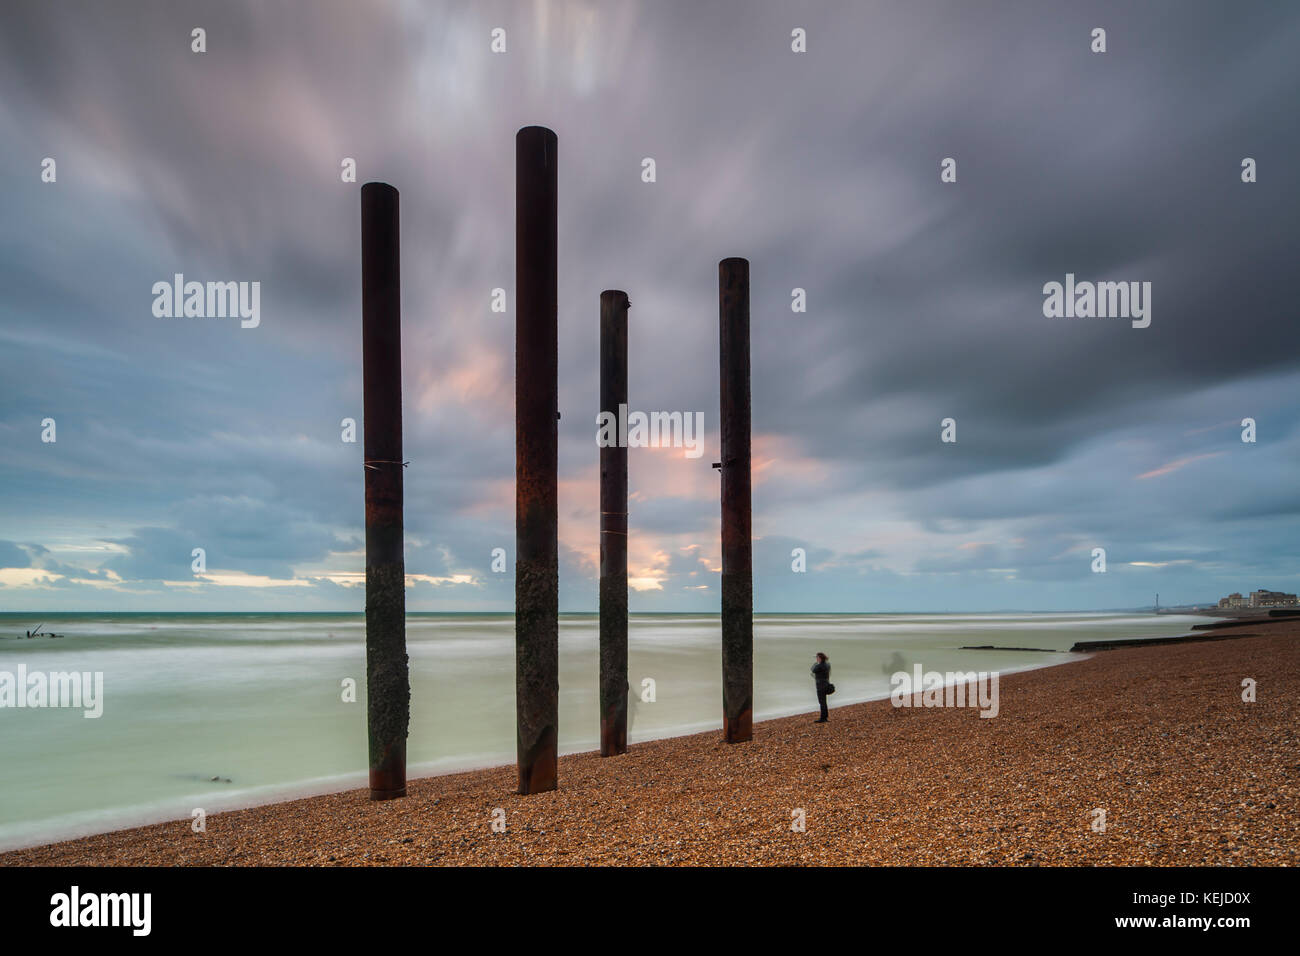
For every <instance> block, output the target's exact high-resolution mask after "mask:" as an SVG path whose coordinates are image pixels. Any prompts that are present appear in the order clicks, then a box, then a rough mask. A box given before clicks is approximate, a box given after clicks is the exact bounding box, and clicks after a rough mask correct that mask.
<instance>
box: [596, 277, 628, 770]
mask: <svg viewBox="0 0 1300 956" xmlns="http://www.w3.org/2000/svg"><path fill="white" fill-rule="evenodd" d="M627 308H628V301H627V293H626V292H619V291H617V290H607V291H605V292H602V293H601V294H600V410H601V411H602V412H609V413H612V414H613V415H615V416H616V417H618V418H620V419H621V416H620V415H619V412H620V407H621V406H625V405H627ZM616 432H617V427H616ZM627 693H628V684H627V445H626V444H624V443H623V442H622V441H621V440H619V441H616V442H615V443H614V444H613V445H608V446H604V447H602V448H601V449H600V755H601V756H602V757H609V756H612V755H614V754H623V753H627Z"/></svg>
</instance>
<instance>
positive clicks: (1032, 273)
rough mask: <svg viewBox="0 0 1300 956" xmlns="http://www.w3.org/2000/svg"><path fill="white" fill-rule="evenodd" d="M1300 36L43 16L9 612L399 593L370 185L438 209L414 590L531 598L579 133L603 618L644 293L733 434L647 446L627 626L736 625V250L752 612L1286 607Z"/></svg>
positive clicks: (476, 604) (415, 264)
mask: <svg viewBox="0 0 1300 956" xmlns="http://www.w3.org/2000/svg"><path fill="white" fill-rule="evenodd" d="M977 8H978V9H977ZM195 27H202V28H204V29H205V30H206V45H207V49H206V52H204V53H196V52H193V51H192V49H191V43H192V39H191V31H192V30H193V29H194V28H195ZM497 27H500V28H503V29H504V30H505V38H506V52H504V53H494V52H493V51H492V49H491V43H492V36H491V34H492V31H493V29H494V28H497ZM1097 27H1101V28H1104V29H1105V30H1106V52H1104V53H1094V52H1092V49H1091V46H1092V45H1093V38H1092V31H1093V29H1094V28H1097ZM795 28H803V29H804V30H806V33H807V52H803V53H796V52H793V51H792V50H791V31H792V30H793V29H795ZM1297 49H1300V7H1297V6H1295V5H1293V4H1287V3H1267V4H1266V3H1240V2H1234V3H1228V2H1217V3H1191V2H1163V3H1159V2H1152V3H1143V4H1137V5H1134V4H1068V5H1067V4H1043V3H1029V2H1026V3H996V4H995V3H982V4H969V3H958V2H951V3H936V2H901V0H900V2H894V3H867V2H855V3H844V4H834V3H811V4H792V3H777V2H769V3H740V2H736V0H731V2H719V3H709V4H699V3H688V2H679V3H665V2H654V3H651V2H645V3H635V2H600V3H596V2H576V0H574V2H551V3H535V4H534V3H475V4H472V5H471V4H469V3H455V4H438V3H425V2H419V3H417V2H414V0H412V2H397V3H374V4H358V3H343V2H339V3H322V2H311V3H308V2H306V0H301V2H284V3H280V2H266V0H257V2H251V0H250V2H245V3H240V2H226V3H221V4H216V3H207V4H186V3H173V2H168V3H162V2H158V3H148V4H145V3H128V2H113V3H104V2H94V3H84V4H78V3H68V2H59V3H48V2H33V3H27V2H15V0H6V2H5V3H4V5H3V8H2V9H0V144H2V145H0V196H2V199H0V208H2V209H3V213H2V220H0V221H2V222H3V226H2V227H0V379H2V380H3V385H2V386H0V449H3V451H2V452H0V610H65V609H66V610H75V609H107V610H153V609H157V610H241V609H249V610H313V609H329V610H357V611H359V610H361V609H362V608H363V606H364V593H363V588H362V587H360V586H359V585H360V584H361V583H362V581H363V576H364V574H363V572H364V553H363V547H362V541H363V508H362V480H363V479H362V468H361V444H360V443H359V442H358V443H357V444H347V443H345V442H343V441H342V440H341V427H340V422H341V420H342V419H344V418H348V417H352V418H355V419H356V420H357V421H358V422H360V421H361V418H362V407H361V354H360V345H361V325H360V316H361V307H360V292H361V266H360V196H359V191H360V184H361V183H362V182H365V181H369V180H383V181H386V182H390V183H392V184H393V185H395V186H396V187H397V188H398V189H399V190H400V191H401V204H402V209H401V218H402V279H403V294H402V298H403V336H404V346H405V354H404V369H403V378H404V407H405V442H406V457H407V458H408V459H409V460H410V462H411V464H410V467H409V468H408V469H407V473H406V528H407V540H406V567H407V571H408V574H410V575H411V581H410V587H409V589H408V607H409V608H410V609H411V610H457V609H464V610H491V609H499V610H509V609H510V607H511V606H512V601H513V580H512V577H511V573H510V572H512V571H513V549H514V528H513V519H514V504H513V490H514V435H513V428H514V420H513V399H514V386H513V371H514V359H513V347H514V300H513V294H514V210H513V203H514V170H513V164H514V134H515V132H516V130H517V129H518V128H519V127H521V126H526V125H544V126H549V127H551V128H552V129H554V130H555V131H556V133H557V135H558V137H559V190H560V198H559V240H560V252H559V329H560V407H561V411H562V414H563V419H562V421H561V423H560V476H559V477H560V550H561V564H562V567H561V582H560V587H561V600H562V606H563V607H564V608H565V609H571V610H589V609H594V608H595V594H596V574H597V567H598V564H597V559H598V537H597V532H598V520H599V515H598V512H599V503H598V500H597V482H598V469H597V446H596V441H595V435H596V427H595V422H596V413H597V412H598V411H599V408H598V398H599V394H598V369H597V349H598V299H599V293H600V291H601V290H602V289H606V288H620V289H625V290H626V291H627V292H628V294H629V297H630V299H631V302H632V307H631V311H630V313H629V319H630V323H629V324H630V332H629V337H630V348H629V351H630V393H631V394H630V403H631V406H632V407H633V408H634V409H641V410H645V411H652V410H666V411H674V410H675V411H685V412H694V411H702V412H703V413H704V416H705V425H706V437H705V452H704V454H703V455H702V456H701V457H698V458H688V457H686V456H685V455H684V454H683V450H682V449H680V448H676V449H674V448H655V449H632V450H631V451H630V473H631V477H630V487H631V498H632V503H631V507H630V524H631V537H630V575H631V579H632V586H633V589H634V590H633V594H632V599H631V607H632V610H634V611H636V610H714V609H716V608H717V605H718V573H717V572H718V568H719V563H720V558H719V550H720V548H719V540H718V510H719V509H718V477H717V472H715V471H714V470H713V469H712V468H711V467H710V463H711V462H712V461H714V460H716V457H717V451H718V449H717V410H718V355H717V348H718V327H717V323H718V319H717V262H718V260H719V259H721V258H724V257H727V256H745V257H747V258H748V259H749V260H750V262H751V277H752V292H751V297H752V335H753V403H754V410H753V427H754V479H755V487H754V533H755V537H756V541H755V603H756V608H757V609H758V610H760V611H774V610H789V611H799V610H802V611H856V610H861V611H873V610H939V611H941V610H945V609H952V610H958V609H968V610H982V609H1001V608H1024V609H1085V608H1114V607H1128V606H1138V605H1144V604H1150V603H1151V602H1152V601H1153V600H1154V596H1155V593H1156V592H1157V591H1159V592H1160V594H1161V600H1162V603H1170V604H1172V603H1175V602H1179V601H1186V602H1192V601H1205V600H1210V599H1213V598H1217V597H1219V596H1221V595H1223V594H1226V593H1228V592H1229V591H1246V590H1249V589H1252V588H1257V587H1270V588H1276V589H1283V590H1287V591H1295V590H1297V589H1298V588H1300V562H1298V561H1297V555H1298V553H1300V535H1297V530H1298V523H1300V484H1298V483H1297V480H1296V475H1297V464H1298V463H1300V414H1298V413H1297V400H1296V399H1297V396H1298V395H1300V323H1298V322H1297V312H1298V310H1297V305H1296V303H1297V293H1296V290H1295V288H1294V286H1295V283H1296V277H1297V275H1298V274H1300V272H1298V270H1297V261H1298V260H1300V230H1298V228H1297V226H1296V216H1297V212H1298V210H1297V201H1296V197H1297V195H1300V193H1298V192H1297V188H1298V187H1300V177H1298V176H1297V172H1296V167H1297V159H1298V157H1300V124H1297V123H1296V120H1295V110H1296V105H1297V103H1300V58H1298V57H1297V56H1296V55H1295V51H1296V50H1297ZM46 157H51V158H53V159H54V160H55V161H56V164H57V165H56V173H57V179H56V181H55V182H53V183H47V182H43V181H42V175H41V173H42V160H43V159H44V158H46ZM345 157H351V158H354V159H355V160H356V164H357V174H358V175H357V178H358V181H357V182H356V183H346V182H343V181H342V177H341V175H340V173H341V165H340V164H341V162H342V160H343V159H344V158H345ZM646 157H652V158H653V159H654V160H655V167H656V176H657V178H656V181H655V182H653V183H646V182H643V181H642V161H643V159H645V158H646ZM947 157H951V158H953V159H955V160H956V170H957V181H956V182H955V183H945V182H941V180H940V164H941V161H942V160H943V159H945V158H947ZM1246 157H1250V158H1253V159H1254V160H1255V161H1256V163H1257V171H1258V172H1257V175H1258V181H1257V182H1255V183H1243V182H1242V175H1241V174H1242V160H1243V159H1244V158H1246ZM175 273H183V274H184V275H185V277H186V278H187V279H192V280H198V281H209V280H212V281H217V280H221V281H253V280H256V281H258V282H260V283H261V286H260V288H261V303H260V305H261V312H260V325H259V326H258V327H257V328H241V327H240V324H239V322H238V320H232V319H219V318H158V317H155V316H154V314H153V311H152V305H153V299H154V297H153V294H152V292H151V289H152V286H153V284H154V283H155V282H159V281H170V280H171V278H172V276H173V275H174V274H175ZM1067 273H1073V274H1074V275H1075V276H1076V277H1077V279H1078V280H1080V281H1083V280H1091V281H1098V280H1108V281H1138V282H1150V283H1151V289H1152V291H1151V302H1150V306H1151V311H1150V318H1151V324H1150V326H1149V327H1148V328H1134V327H1133V326H1132V323H1131V322H1130V321H1128V320H1127V319H1116V318H1075V319H1065V318H1047V317H1045V316H1044V313H1043V302H1044V294H1043V286H1044V284H1045V283H1048V282H1052V281H1057V282H1064V281H1065V276H1066V274H1067ZM496 287H501V288H504V289H505V290H506V291H507V303H508V309H507V311H506V312H504V313H498V312H493V311H492V310H491V308H490V306H491V301H492V290H493V289H494V288H496ZM796 287H798V288H803V289H805V290H806V294H807V311H806V313H802V314H799V313H795V312H793V311H792V310H791V290H792V289H794V288H796ZM47 418H52V419H54V420H55V423H56V441H54V442H47V441H42V431H43V429H42V421H43V420H44V419H47ZM945 418H953V419H955V420H956V423H957V424H956V437H957V441H956V442H952V443H945V442H943V441H941V435H940V432H941V427H940V423H941V421H942V420H943V419H945ZM1243 418H1253V419H1254V420H1255V421H1256V429H1257V441H1255V442H1253V443H1247V442H1243V441H1242V431H1243V429H1242V424H1241V423H1242V419H1243ZM197 547H201V548H203V549H204V550H205V552H206V561H207V571H208V573H207V574H206V575H204V576H196V575H195V574H194V573H193V572H192V570H191V561H192V558H191V553H192V549H194V548H197ZM498 547H500V548H504V549H506V551H507V553H508V554H509V556H510V564H509V570H508V572H507V573H504V574H501V573H493V571H492V569H491V561H492V550H493V549H494V548H498ZM1098 547H1100V548H1105V550H1106V563H1107V570H1106V573H1104V574H1099V573H1094V571H1093V570H1092V569H1093V565H1094V561H1093V549H1094V548H1098ZM795 548H803V549H805V551H806V554H807V571H806V572H804V573H796V572H795V571H793V570H792V568H791V564H792V551H793V549H795Z"/></svg>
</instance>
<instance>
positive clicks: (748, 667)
mask: <svg viewBox="0 0 1300 956" xmlns="http://www.w3.org/2000/svg"><path fill="white" fill-rule="evenodd" d="M718 320H719V322H718V326H719V332H720V335H719V361H720V368H721V377H720V385H721V387H720V393H721V395H720V408H721V417H720V424H721V430H722V461H721V463H720V464H721V470H722V730H723V735H724V737H725V738H726V741H727V743H729V744H734V743H741V742H743V741H746V740H752V739H753V736H754V730H753V723H754V580H753V542H752V536H751V531H752V525H751V518H750V471H749V260H748V259H723V260H722V261H721V262H719V263H718Z"/></svg>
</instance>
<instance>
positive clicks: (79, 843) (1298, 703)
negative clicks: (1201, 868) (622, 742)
mask: <svg viewBox="0 0 1300 956" xmlns="http://www.w3.org/2000/svg"><path fill="white" fill-rule="evenodd" d="M1249 630H1250V631H1251V632H1252V633H1254V634H1257V635H1258V636H1252V637H1243V638H1242V639H1240V640H1225V641H1214V642H1204V643H1191V644H1174V645H1163V646H1156V647H1139V648H1123V649H1119V650H1111V651H1103V652H1098V653H1095V654H1093V655H1091V656H1089V657H1081V658H1080V660H1078V661H1075V662H1071V663H1068V664H1064V665H1061V666H1058V667H1050V668H1045V669H1041V670H1036V671H1028V672H1024V673H1019V674H1012V675H1009V676H1006V677H1003V678H1002V679H1001V682H1000V698H1001V700H1000V705H1001V707H1000V713H999V715H998V716H997V717H995V718H991V719H986V718H981V717H979V715H978V711H976V710H975V709H957V708H919V709H916V708H895V707H893V706H892V705H891V704H890V702H889V701H875V702H870V703H865V704H855V705H851V706H846V707H843V708H833V709H832V711H831V722H830V723H828V724H814V723H813V717H814V716H815V710H814V711H810V713H809V714H807V715H805V716H799V717H787V718H782V719H779V720H770V721H764V722H762V723H759V724H756V725H755V727H754V740H753V741H752V742H751V743H748V744H741V745H735V746H728V745H726V744H723V743H721V742H720V736H721V735H720V732H718V731H710V732H706V733H702V734H694V735H692V736H689V737H677V738H672V739H669V740H658V741H652V742H649V743H644V744H634V745H633V746H632V748H631V751H630V752H629V753H627V754H625V755H623V756H619V757H613V758H607V759H602V758H601V757H600V756H599V755H598V754H595V753H586V754H577V755H573V756H569V757H562V758H560V766H559V774H560V788H561V789H560V790H559V791H557V792H555V793H547V794H538V795H534V796H530V797H520V796H517V795H516V794H514V793H513V789H514V786H515V783H516V780H515V770H514V767H513V766H509V767H500V768H495V769H491V770H481V771H474V772H470V773H459V774H453V775H448V776H439V777H428V778H424V779H420V780H414V781H411V783H410V786H409V790H408V796H407V797H406V798H405V799H403V800H393V801H387V802H382V803H372V802H370V801H369V800H368V799H367V791H365V790H353V791H348V792H344V793H337V794H330V795H327V796H321V797H312V798H308V799H303V800H295V801H291V802H287V803H278V804H271V805H267V806H261V807H253V808H249V809H244V810H236V811H230V812H226V813H220V814H213V815H210V816H209V817H208V818H207V831H206V832H205V833H194V832H192V830H191V827H190V820H189V819H185V820H180V821H176V822H173V823H164V824H157V825H154V826H148V827H141V828H138V829H133V830H120V831H116V832H113V833H107V834H102V835H99V836H93V837H86V838H83V839H79V840H73V841H69V842H65V843H56V844H51V845H49V846H44V847H35V848H31V849H25V850H18V851H14V852H12V853H8V854H3V855H0V865H7V866H22V865H68V864H81V865H146V866H149V865H154V866H161V865H167V866H170V865H216V866H250V865H331V866H334V865H339V866H358V865H365V866H381V865H429V864H433V865H519V864H523V865H590V864H604V865H683V864H713V865H735V864H760V865H797V864H812V865H822V864H839V865H862V864H872V865H879V864H921V865H930V864H977V865H979V864H991V865H1019V866H1026V865H1096V864H1125V865H1132V864H1155V865H1175V864H1182V865H1239V864H1258V865H1273V866H1283V865H1285V866H1294V865H1297V864H1298V863H1300V811H1298V810H1297V793H1298V791H1300V621H1294V620H1292V621H1278V622H1276V623H1274V622H1270V623H1267V624H1263V625H1260V626H1258V627H1257V628H1256V627H1252V628H1250V629H1249ZM1247 677H1250V678H1254V679H1255V680H1256V681H1257V682H1258V686H1257V691H1256V692H1257V700H1256V701H1255V702H1254V703H1245V702H1243V701H1242V699H1241V695H1242V687H1241V684H1242V680H1243V678H1247ZM809 698H810V707H812V708H815V706H816V701H815V699H813V695H812V691H811V687H810V689H809ZM831 699H832V701H833V700H834V698H831ZM88 785H93V781H90V782H88ZM498 808H499V809H500V810H503V811H504V818H505V820H506V832H504V833H499V832H493V829H492V820H493V813H494V810H496V809H498ZM1095 809H1104V810H1105V811H1106V818H1105V820H1106V828H1105V832H1095V831H1094V830H1093V829H1092V828H1091V826H1090V824H1091V823H1092V822H1093V820H1094V816H1095V815H1094V813H1093V812H1092V811H1094V810H1095ZM795 810H802V811H803V819H804V821H805V826H806V829H805V830H804V831H803V832H797V831H795V830H792V826H791V825H792V820H793V819H794V817H793V811H795Z"/></svg>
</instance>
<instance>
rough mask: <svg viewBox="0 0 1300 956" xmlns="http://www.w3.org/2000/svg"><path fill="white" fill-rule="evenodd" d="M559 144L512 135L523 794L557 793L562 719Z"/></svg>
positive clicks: (526, 131) (529, 129)
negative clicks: (558, 528) (558, 480)
mask: <svg viewBox="0 0 1300 956" xmlns="http://www.w3.org/2000/svg"><path fill="white" fill-rule="evenodd" d="M555 173H556V138H555V134H554V133H553V132H551V131H550V130H549V129H545V128H543V127H541V126H525V127H524V128H523V129H521V130H520V131H519V133H518V134H517V135H516V136H515V720H516V736H517V746H518V754H519V757H518V762H519V792H520V793H524V794H528V793H540V792H542V791H545V790H554V789H555V786H556V781H555V762H556V748H557V746H558V736H559V712H560V673H559V672H560V575H559V558H558V550H559V546H558V541H557V538H556V525H557V517H558V515H557V507H558V496H557V489H556V465H557V447H558V433H557V425H556V420H557V419H558V417H559V394H558V383H557V374H558V360H557V348H558V342H557V339H556V228H555V222H556V175H555Z"/></svg>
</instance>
